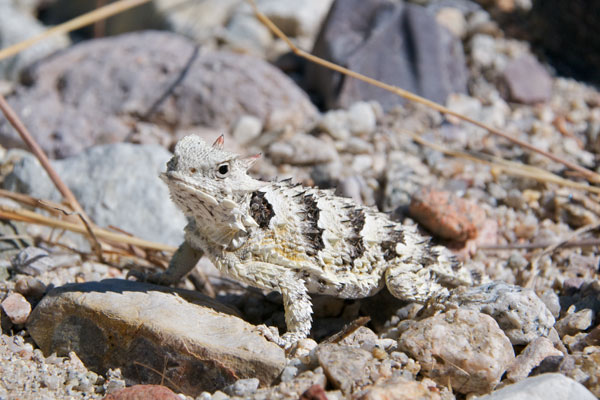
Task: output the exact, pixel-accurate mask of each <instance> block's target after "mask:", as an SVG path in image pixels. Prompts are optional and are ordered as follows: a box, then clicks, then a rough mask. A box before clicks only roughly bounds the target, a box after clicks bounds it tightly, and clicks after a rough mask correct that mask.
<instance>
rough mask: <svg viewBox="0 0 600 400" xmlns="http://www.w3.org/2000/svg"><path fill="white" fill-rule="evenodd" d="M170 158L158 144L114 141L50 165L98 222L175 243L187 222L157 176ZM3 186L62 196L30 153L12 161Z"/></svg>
mask: <svg viewBox="0 0 600 400" xmlns="http://www.w3.org/2000/svg"><path fill="white" fill-rule="evenodd" d="M170 157H171V154H170V153H169V152H168V151H167V150H165V149H163V148H162V147H159V146H156V145H135V144H130V143H115V144H110V145H103V146H95V147H92V148H90V149H88V150H86V151H84V152H82V153H80V154H78V155H76V156H73V157H69V158H66V159H64V160H57V161H54V162H53V166H54V168H55V169H56V172H57V173H58V174H59V176H60V177H61V178H62V180H63V181H64V182H65V183H66V184H67V186H69V188H70V189H71V190H72V191H73V194H75V197H77V200H78V201H79V202H80V203H81V205H82V207H83V208H84V210H85V211H86V213H88V214H89V216H90V217H91V218H92V220H93V221H94V222H95V223H96V224H98V225H99V226H108V225H114V226H118V227H119V228H121V229H124V230H125V231H127V232H130V233H133V234H135V235H137V236H139V237H142V238H144V239H147V240H154V241H158V242H162V243H169V244H171V245H174V246H176V245H178V244H179V243H181V241H182V240H183V231H182V229H183V227H184V226H185V224H186V220H185V217H184V216H183V215H182V214H181V213H180V212H179V210H177V208H176V207H175V205H174V204H173V203H172V202H171V201H170V199H169V191H168V189H167V186H166V185H165V184H164V183H163V182H162V181H161V180H160V179H159V177H158V176H159V174H160V173H161V172H164V170H165V164H166V162H167V161H168V160H169V159H170ZM4 188H6V189H8V190H13V191H16V192H20V193H25V194H29V195H31V196H34V197H37V198H41V199H49V200H53V201H60V199H61V196H60V194H59V193H58V190H57V189H56V188H55V187H54V185H53V184H52V182H51V181H50V178H48V175H47V174H46V171H44V170H43V169H42V167H41V165H40V164H39V162H38V161H37V159H36V158H35V157H34V156H32V155H27V156H25V157H23V158H22V159H21V161H19V162H18V163H17V164H16V165H15V168H14V170H13V172H12V174H11V175H10V176H9V177H7V179H6V180H5V181H4Z"/></svg>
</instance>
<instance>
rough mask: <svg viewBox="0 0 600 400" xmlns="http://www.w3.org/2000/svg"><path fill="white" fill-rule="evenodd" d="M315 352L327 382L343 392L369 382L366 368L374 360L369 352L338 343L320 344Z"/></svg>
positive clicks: (348, 392) (347, 392)
mask: <svg viewBox="0 0 600 400" xmlns="http://www.w3.org/2000/svg"><path fill="white" fill-rule="evenodd" d="M316 354H317V359H318V360H319V365H321V367H323V370H324V371H325V375H327V378H328V380H329V382H330V383H331V384H332V385H333V387H335V388H336V389H341V390H342V392H344V393H345V394H350V393H351V392H352V391H354V390H355V389H356V388H359V387H361V386H363V385H366V384H368V383H369V373H368V368H369V364H370V363H371V362H372V361H373V360H374V358H373V356H372V355H371V353H370V352H368V351H366V350H362V349H355V348H352V347H347V346H340V345H338V344H322V345H320V346H319V347H318V348H317V353H316Z"/></svg>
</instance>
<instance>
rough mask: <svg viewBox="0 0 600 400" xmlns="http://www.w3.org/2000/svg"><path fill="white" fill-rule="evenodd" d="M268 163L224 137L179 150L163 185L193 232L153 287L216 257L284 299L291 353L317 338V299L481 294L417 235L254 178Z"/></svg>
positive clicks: (342, 202)
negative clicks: (257, 166) (459, 291)
mask: <svg viewBox="0 0 600 400" xmlns="http://www.w3.org/2000/svg"><path fill="white" fill-rule="evenodd" d="M259 157H260V155H257V156H249V157H243V156H240V155H237V154H235V153H232V152H229V151H227V150H224V138H223V136H220V137H219V138H218V139H217V140H216V141H215V142H214V143H213V144H212V145H209V144H208V143H206V142H204V141H203V140H202V139H201V138H200V137H198V136H195V135H190V136H186V137H184V138H182V139H181V140H180V141H179V142H178V143H177V144H176V146H175V151H174V155H173V157H172V158H171V159H170V161H169V162H168V163H167V170H166V172H164V173H162V174H161V178H162V180H163V181H164V182H165V183H166V184H167V186H168V187H169V192H170V196H171V198H172V200H173V201H174V203H175V204H176V205H177V206H178V207H179V208H180V209H181V210H182V211H183V213H184V214H185V215H186V216H187V217H188V221H189V223H188V225H187V226H186V228H185V240H184V242H183V243H182V244H181V246H180V247H179V248H178V249H177V251H176V252H175V253H174V255H173V257H172V259H171V261H170V263H169V267H168V269H167V270H166V271H165V272H162V273H160V274H156V275H155V276H154V277H153V278H152V280H153V281H155V282H156V283H161V284H175V283H177V282H178V281H179V280H180V279H182V278H183V277H184V276H185V275H186V274H187V273H188V272H189V271H191V270H192V269H193V268H194V266H195V265H196V263H197V262H198V261H199V259H200V258H201V257H202V256H203V255H206V256H207V257H208V258H209V259H210V261H211V262H212V263H213V264H214V265H215V266H216V267H217V268H218V269H219V271H220V272H221V273H222V274H224V275H225V276H228V277H230V278H232V279H234V280H237V281H239V282H242V283H245V284H247V285H250V286H253V287H256V288H259V289H263V290H268V291H278V292H280V293H281V295H282V298H283V305H284V311H285V322H286V326H287V333H285V334H284V335H282V336H281V337H279V338H277V340H278V341H279V342H278V343H279V344H280V345H281V346H283V347H284V348H289V347H291V346H292V345H293V344H295V343H296V342H297V341H298V340H300V339H303V338H306V337H307V336H308V334H309V333H310V329H311V325H312V317H311V314H312V303H311V299H310V296H309V294H313V293H317V294H325V295H332V296H337V297H340V298H351V299H354V298H363V297H367V296H372V295H374V294H375V293H377V292H378V291H380V290H381V289H382V288H383V287H384V286H385V287H387V289H388V290H389V292H390V293H391V294H392V295H393V296H395V297H397V298H399V299H402V300H408V301H412V302H419V303H428V302H431V301H433V302H442V301H443V300H444V299H446V298H448V296H449V293H450V290H451V289H452V288H454V287H457V286H462V285H472V277H471V274H470V272H469V271H468V269H466V267H464V266H463V265H461V264H460V263H459V262H458V261H457V260H456V258H454V257H453V255H452V253H451V252H450V251H449V250H448V249H446V248H445V247H443V246H439V245H432V244H431V242H430V238H428V237H425V236H423V235H421V234H420V233H419V232H418V231H417V229H416V227H415V226H412V225H403V224H401V223H398V222H394V221H392V220H390V219H389V217H388V215H387V214H385V213H381V212H378V211H377V210H376V209H375V208H372V207H368V206H364V205H361V204H358V203H356V202H354V201H353V200H351V199H349V198H344V197H337V196H335V195H334V194H333V191H331V190H322V189H318V188H313V187H305V186H302V185H301V184H293V183H292V182H291V180H283V181H274V182H265V181H260V180H257V179H254V178H252V177H251V176H250V175H249V173H248V170H249V168H250V167H251V166H252V165H253V164H254V162H256V160H257V159H258V158H259Z"/></svg>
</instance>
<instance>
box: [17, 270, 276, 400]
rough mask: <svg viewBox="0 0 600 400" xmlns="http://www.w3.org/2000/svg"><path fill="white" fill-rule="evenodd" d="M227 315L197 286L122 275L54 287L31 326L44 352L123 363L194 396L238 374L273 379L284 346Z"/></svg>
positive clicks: (134, 379)
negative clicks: (171, 285)
mask: <svg viewBox="0 0 600 400" xmlns="http://www.w3.org/2000/svg"><path fill="white" fill-rule="evenodd" d="M173 293H175V294H176V295H173ZM226 312H227V313H232V312H233V311H232V310H230V309H228V308H226V307H225V306H223V305H221V304H220V303H218V302H216V301H214V300H212V299H210V298H208V297H206V296H202V295H201V294H199V293H198V292H195V291H187V290H180V289H172V288H166V287H161V286H155V285H149V284H143V283H139V282H132V281H126V280H117V279H115V280H104V281H101V282H88V283H83V284H71V285H65V286H62V287H59V288H56V289H54V290H52V291H51V292H50V293H49V294H48V295H46V297H44V298H43V299H42V301H41V302H40V303H39V304H38V305H37V307H36V308H35V309H34V311H33V312H32V314H31V317H30V319H29V322H28V325H27V329H28V331H29V333H30V334H31V337H32V338H33V340H34V341H35V342H36V344H37V345H38V346H39V347H40V348H41V349H42V351H44V353H45V354H50V353H53V352H56V353H57V354H58V355H59V356H60V355H64V354H67V353H68V352H69V351H75V352H76V353H77V354H78V355H79V356H80V357H81V359H82V361H83V362H84V363H85V365H86V366H87V367H88V368H89V369H91V370H94V371H102V372H104V371H106V369H108V368H117V367H118V368H120V369H121V371H122V373H123V376H124V377H125V378H126V379H127V380H128V382H129V383H145V384H146V383H148V384H156V383H161V382H165V383H166V384H167V385H169V386H171V385H172V386H173V388H175V389H177V391H182V392H184V393H186V394H188V395H191V396H196V395H199V394H200V393H201V392H202V391H215V390H217V389H221V388H223V387H225V386H228V385H230V384H232V383H234V382H235V381H236V380H238V379H246V378H257V379H258V380H259V381H260V382H261V384H263V385H266V384H270V383H271V382H272V381H273V380H274V379H275V378H276V377H277V376H278V375H279V374H280V372H281V371H282V370H283V368H284V367H285V356H284V353H283V350H282V349H280V348H279V347H278V346H277V345H275V344H274V343H271V342H268V341H267V340H266V339H265V338H264V337H263V336H261V335H260V334H259V333H257V332H256V329H255V327H254V326H252V325H250V324H248V323H246V322H244V321H242V320H241V319H239V318H237V317H235V316H233V315H229V314H226ZM132 360H135V361H136V362H137V363H138V364H135V363H132ZM140 365H143V366H145V368H140V367H139V366H140ZM152 371H163V373H164V376H162V377H161V374H155V373H154V372H152Z"/></svg>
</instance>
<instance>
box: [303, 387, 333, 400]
mask: <svg viewBox="0 0 600 400" xmlns="http://www.w3.org/2000/svg"><path fill="white" fill-rule="evenodd" d="M300 400H328V399H327V395H326V394H325V389H323V386H321V385H312V386H311V387H309V388H308V389H306V391H305V392H304V393H302V395H301V396H300Z"/></svg>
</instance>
